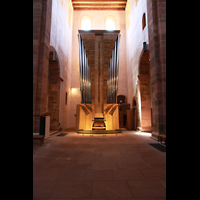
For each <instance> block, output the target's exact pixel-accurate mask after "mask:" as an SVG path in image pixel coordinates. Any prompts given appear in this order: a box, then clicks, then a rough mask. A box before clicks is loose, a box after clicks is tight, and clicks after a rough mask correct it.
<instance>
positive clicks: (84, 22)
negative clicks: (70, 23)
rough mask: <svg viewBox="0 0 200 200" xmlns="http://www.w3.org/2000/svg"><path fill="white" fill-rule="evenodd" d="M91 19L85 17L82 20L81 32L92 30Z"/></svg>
mask: <svg viewBox="0 0 200 200" xmlns="http://www.w3.org/2000/svg"><path fill="white" fill-rule="evenodd" d="M91 21H92V20H91V17H90V16H88V15H85V16H83V17H82V18H81V30H91V26H92V25H91V24H92V23H91Z"/></svg>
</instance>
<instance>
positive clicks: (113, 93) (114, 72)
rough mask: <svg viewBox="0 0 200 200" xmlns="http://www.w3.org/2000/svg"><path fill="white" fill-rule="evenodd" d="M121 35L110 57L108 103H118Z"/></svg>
mask: <svg viewBox="0 0 200 200" xmlns="http://www.w3.org/2000/svg"><path fill="white" fill-rule="evenodd" d="M119 37H120V36H119V35H118V37H117V40H116V42H115V47H114V49H113V51H112V57H111V59H110V67H109V73H108V80H107V103H116V98H117V90H118V68H119Z"/></svg>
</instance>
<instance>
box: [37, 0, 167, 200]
mask: <svg viewBox="0 0 200 200" xmlns="http://www.w3.org/2000/svg"><path fill="white" fill-rule="evenodd" d="M60 132H63V133H65V135H66V136H64V137H57V136H56V135H55V133H60ZM43 135H45V137H44V138H43V139H45V140H41V137H42V136H43ZM34 136H35V139H40V141H41V144H43V145H41V146H37V145H36V146H34V148H33V153H34V154H33V161H34V162H33V166H34V167H33V171H34V174H33V175H34V176H33V188H34V190H33V192H34V194H33V197H34V199H99V200H102V199H107V200H108V199H121V200H122V199H127V200H128V199H130V200H132V199H135V200H142V199H146V200H147V199H152V200H153V199H158V200H161V199H162V200H164V199H165V198H166V197H165V189H166V184H165V181H166V177H165V170H166V169H165V162H166V160H165V155H166V154H165V153H164V152H162V151H159V150H157V149H155V148H153V147H152V146H150V145H149V143H157V144H161V145H162V146H166V0H107V1H106V0H33V137H34ZM40 136H41V137H40ZM160 138H165V145H163V143H162V142H161V143H159V139H160ZM35 144H36V143H35ZM141 145H143V146H141ZM50 155H51V156H50ZM97 172H98V173H97ZM73 173H74V174H73ZM44 174H45V175H44ZM67 174H68V175H67ZM128 174H129V176H128ZM45 176H46V177H45ZM76 181H77V182H76ZM78 182H79V185H78ZM62 183H63V184H64V185H63V184H62ZM64 188H67V190H66V191H68V192H66V193H62V192H63V191H64V190H65V189H64ZM84 188H86V189H84ZM88 188H89V189H88ZM99 188H101V189H99ZM137 188H138V190H137ZM59 191H60V192H61V193H59ZM78 193H79V194H78ZM59 195H60V197H59Z"/></svg>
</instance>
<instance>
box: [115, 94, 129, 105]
mask: <svg viewBox="0 0 200 200" xmlns="http://www.w3.org/2000/svg"><path fill="white" fill-rule="evenodd" d="M126 102H127V100H126V96H125V95H117V103H118V104H122V103H126Z"/></svg>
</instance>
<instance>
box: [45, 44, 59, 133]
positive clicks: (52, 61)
mask: <svg viewBox="0 0 200 200" xmlns="http://www.w3.org/2000/svg"><path fill="white" fill-rule="evenodd" d="M59 105H60V64H59V57H58V54H57V52H56V50H55V48H54V47H52V46H50V49H49V70H48V92H47V108H48V112H49V113H50V130H58V129H59Z"/></svg>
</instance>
